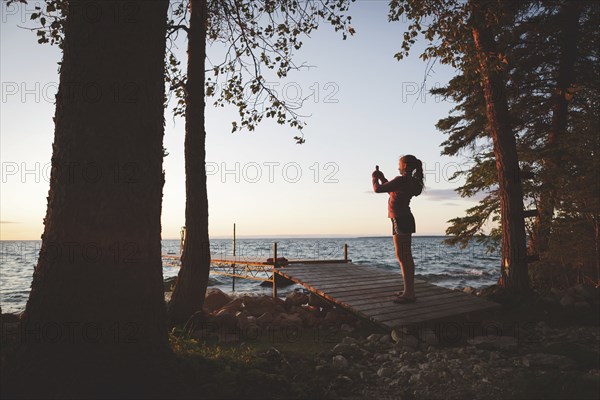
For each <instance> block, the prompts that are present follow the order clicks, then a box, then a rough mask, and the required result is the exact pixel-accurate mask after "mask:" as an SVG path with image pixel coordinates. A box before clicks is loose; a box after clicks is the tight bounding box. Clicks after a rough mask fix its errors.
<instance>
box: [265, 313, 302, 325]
mask: <svg viewBox="0 0 600 400" xmlns="http://www.w3.org/2000/svg"><path fill="white" fill-rule="evenodd" d="M272 325H274V326H281V327H291V326H293V327H301V326H302V318H300V316H298V315H297V314H285V313H282V314H278V315H277V316H276V317H275V319H274V320H273V322H272Z"/></svg>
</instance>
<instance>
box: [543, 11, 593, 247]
mask: <svg viewBox="0 0 600 400" xmlns="http://www.w3.org/2000/svg"><path fill="white" fill-rule="evenodd" d="M580 14H581V9H580V6H579V4H578V2H576V1H567V2H565V3H564V4H563V6H562V8H561V11H560V16H561V21H560V22H561V26H562V30H561V32H560V36H559V46H560V58H559V64H558V73H557V79H556V89H555V91H554V93H553V95H552V121H551V125H550V131H549V132H548V136H547V137H546V151H545V155H544V157H543V159H542V162H543V166H544V181H543V182H542V189H543V191H542V192H541V194H540V200H539V205H538V210H539V216H538V218H537V220H536V226H535V235H534V240H535V245H536V247H537V251H538V253H540V254H542V253H544V252H546V251H547V250H548V243H549V239H550V233H551V226H552V220H553V216H554V209H555V205H556V195H557V187H556V185H555V180H556V177H557V176H558V173H557V172H558V171H559V170H560V162H561V153H560V151H559V146H560V138H561V136H563V135H564V132H565V130H566V129H567V116H568V108H569V94H568V89H569V88H570V87H571V85H572V84H573V79H574V67H575V61H576V59H577V42H578V40H579V16H580Z"/></svg>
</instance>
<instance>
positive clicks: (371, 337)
mask: <svg viewBox="0 0 600 400" xmlns="http://www.w3.org/2000/svg"><path fill="white" fill-rule="evenodd" d="M382 336H383V335H381V334H379V333H372V334H370V335H369V336H367V341H369V342H377V341H378V340H379V339H381V337H382Z"/></svg>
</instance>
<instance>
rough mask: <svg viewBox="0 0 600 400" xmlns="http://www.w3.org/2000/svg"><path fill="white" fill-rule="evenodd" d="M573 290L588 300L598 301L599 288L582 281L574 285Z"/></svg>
mask: <svg viewBox="0 0 600 400" xmlns="http://www.w3.org/2000/svg"><path fill="white" fill-rule="evenodd" d="M573 290H574V291H575V293H577V294H578V295H579V296H580V297H581V298H582V299H584V300H586V301H587V302H597V301H598V295H599V292H598V289H596V288H594V287H593V286H590V285H584V284H583V283H580V284H579V285H576V286H573Z"/></svg>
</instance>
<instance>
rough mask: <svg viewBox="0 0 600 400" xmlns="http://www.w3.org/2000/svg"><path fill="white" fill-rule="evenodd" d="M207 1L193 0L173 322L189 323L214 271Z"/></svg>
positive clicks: (171, 310)
mask: <svg viewBox="0 0 600 400" xmlns="http://www.w3.org/2000/svg"><path fill="white" fill-rule="evenodd" d="M206 8H207V7H206V1H205V0H191V1H190V9H191V16H190V26H189V32H188V71H187V82H186V85H185V89H186V110H185V193H186V199H185V226H186V237H185V243H184V248H183V254H182V258H181V269H180V270H179V275H178V277H177V284H176V285H175V290H174V291H173V295H172V296H171V301H170V303H169V320H170V322H171V323H180V322H185V321H186V320H187V319H188V318H189V317H190V316H191V315H192V314H193V313H194V312H196V311H199V310H202V305H203V304H204V296H205V295H206V286H207V285H208V276H209V270H210V243H209V237H208V196H207V190H206V164H205V163H206V161H205V159H206V150H205V142H206V132H205V129H204V105H205V104H204V59H205V58H206V23H207V9H206Z"/></svg>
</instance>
